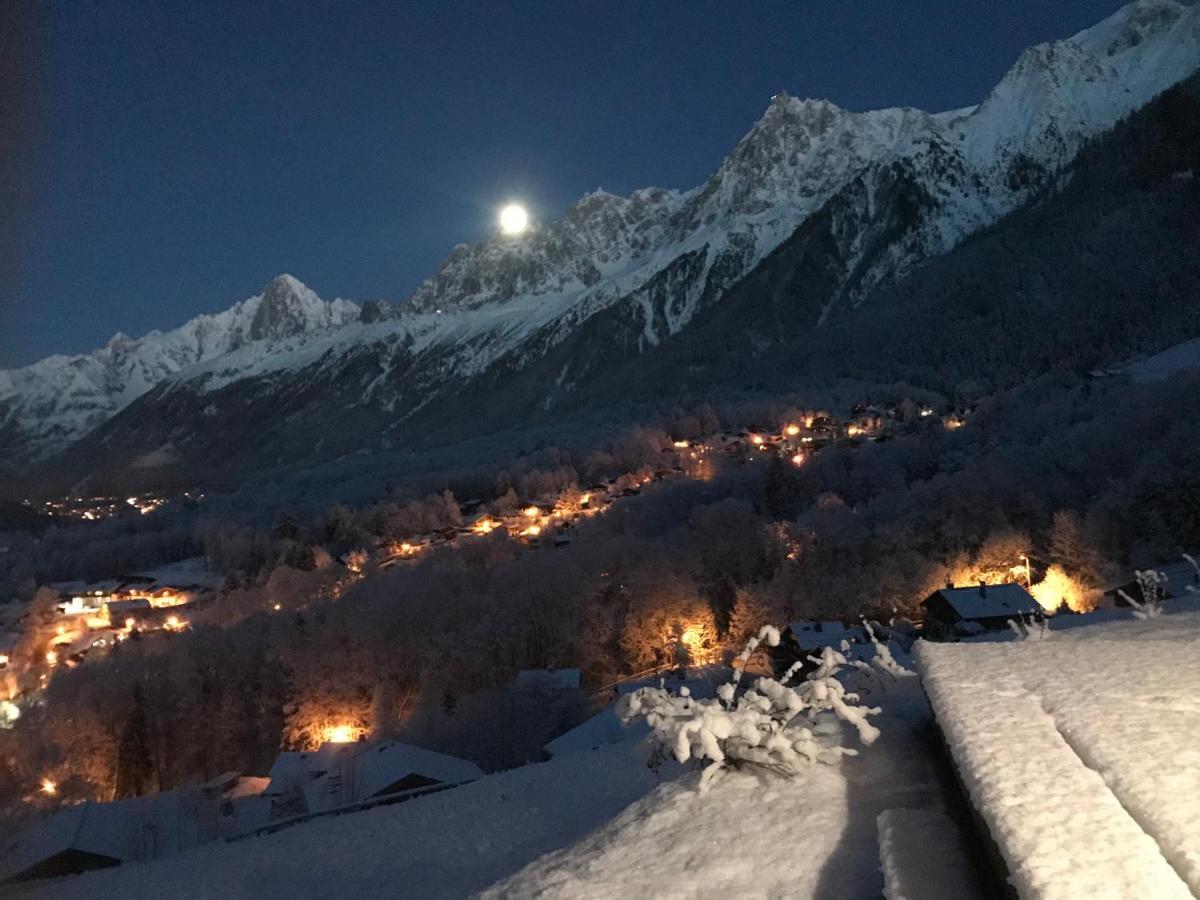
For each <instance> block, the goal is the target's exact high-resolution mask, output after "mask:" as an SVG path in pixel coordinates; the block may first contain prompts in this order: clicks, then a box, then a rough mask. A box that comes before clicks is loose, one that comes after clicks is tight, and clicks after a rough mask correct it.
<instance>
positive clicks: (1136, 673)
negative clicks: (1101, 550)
mask: <svg viewBox="0 0 1200 900" xmlns="http://www.w3.org/2000/svg"><path fill="white" fill-rule="evenodd" d="M1171 603H1172V604H1174V609H1175V610H1176V613H1175V614H1168V615H1163V616H1160V617H1157V618H1152V619H1148V620H1145V621H1129V620H1126V621H1121V622H1109V623H1105V624H1098V625H1095V626H1092V627H1083V628H1074V629H1069V630H1063V631H1059V632H1058V633H1054V634H1052V637H1051V639H1050V640H1048V641H1026V642H1019V643H1018V642H1009V643H1002V644H923V645H920V647H921V649H920V650H919V652H918V661H919V663H920V669H921V673H922V677H923V679H924V681H925V685H926V689H927V691H928V693H929V697H930V701H931V703H932V705H933V709H934V712H935V714H936V716H937V719H938V722H939V724H940V726H941V727H942V729H943V731H944V733H945V735H946V739H947V742H948V744H949V745H950V747H951V748H952V753H953V755H954V759H955V763H956V765H957V766H958V768H959V771H960V773H961V775H962V778H963V781H964V782H965V784H966V787H967V790H968V791H969V793H970V795H971V800H972V802H973V804H974V805H975V807H976V808H977V809H978V810H979V811H980V813H981V815H982V817H983V819H984V821H985V822H986V824H987V826H988V829H989V830H990V832H991V834H992V837H993V838H994V840H995V841H996V844H997V845H998V847H999V850H1000V852H1001V855H1002V856H1003V858H1004V860H1005V862H1006V864H1007V866H1008V869H1009V872H1010V875H1011V879H1012V882H1013V884H1014V885H1015V886H1016V888H1017V890H1018V891H1019V893H1020V894H1021V896H1022V897H1089V898H1097V897H1146V898H1150V897H1154V898H1167V897H1190V896H1193V894H1195V895H1200V743H1198V741H1197V736H1200V697H1198V690H1200V654H1197V652H1196V650H1197V642H1198V641H1200V610H1197V609H1196V604H1195V603H1193V602H1190V601H1186V600H1179V601H1171ZM1126 615H1128V614H1127V613H1126Z"/></svg>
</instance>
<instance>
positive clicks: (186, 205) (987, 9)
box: [0, 0, 1121, 367]
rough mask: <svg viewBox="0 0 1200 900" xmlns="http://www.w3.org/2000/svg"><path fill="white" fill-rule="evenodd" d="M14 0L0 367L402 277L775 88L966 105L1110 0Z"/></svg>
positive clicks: (612, 175)
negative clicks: (284, 277) (1034, 48)
mask: <svg viewBox="0 0 1200 900" xmlns="http://www.w3.org/2000/svg"><path fill="white" fill-rule="evenodd" d="M16 2H17V5H16V6H13V7H10V8H9V12H8V14H7V15H8V21H7V23H4V22H0V24H5V25H6V27H5V30H6V31H7V32H8V33H9V35H10V38H9V43H11V44H13V45H17V44H19V50H20V52H19V53H15V54H11V55H10V59H9V62H8V63H7V67H6V70H5V69H0V75H4V74H5V73H6V71H7V74H8V75H9V76H10V77H9V79H8V80H9V85H8V87H6V88H5V89H4V97H3V99H4V104H5V106H4V109H5V110H7V112H8V113H9V115H8V117H7V118H8V121H9V122H10V123H11V122H12V121H19V122H20V123H21V127H20V129H18V132H19V135H20V140H19V141H17V140H15V139H13V138H12V137H11V133H10V137H9V139H8V140H7V145H6V146H0V150H2V151H3V155H0V163H7V164H8V168H9V171H10V173H15V174H10V176H9V177H8V179H7V183H6V186H5V193H4V198H6V199H7V203H6V204H5V205H6V206H7V211H6V212H0V216H2V217H3V218H0V229H2V231H0V250H2V251H3V252H2V253H0V264H3V268H6V269H7V272H4V273H0V367H3V366H11V365H18V364H24V363H27V362H30V361H32V360H34V359H36V358H39V357H41V356H44V355H47V354H49V353H52V352H71V353H74V352H81V351H86V350H88V349H91V348H93V347H95V346H98V345H100V344H102V343H104V342H105V341H106V340H107V339H108V338H109V337H111V335H112V334H113V333H114V332H116V331H118V330H121V331H124V332H126V333H129V334H133V335H137V334H141V333H143V332H145V331H147V330H149V329H151V328H163V329H166V328H171V327H174V326H176V325H179V324H181V323H182V322H184V321H185V320H186V319H188V318H190V317H192V316H194V315H196V314H198V313H200V312H213V311H216V310H219V309H223V308H225V307H227V306H229V305H231V304H232V303H233V302H234V301H236V300H239V299H241V298H244V297H247V296H250V295H251V294H255V293H257V292H258V291H259V290H260V288H261V287H262V285H263V284H264V283H265V282H266V281H267V280H269V279H270V278H271V277H272V276H274V275H276V274H278V273H280V272H285V271H286V272H290V273H292V274H294V275H296V276H297V277H298V278H300V279H301V280H303V281H305V282H306V283H308V284H309V285H310V286H312V287H313V288H314V289H315V290H316V291H317V292H318V293H319V294H321V296H323V297H326V298H330V297H334V296H343V297H349V298H352V299H356V300H366V299H372V298H376V297H387V298H390V299H394V300H401V299H403V298H404V297H406V296H407V295H408V294H409V292H411V290H412V289H413V288H414V287H415V286H416V285H417V284H418V283H419V282H420V281H421V279H422V278H424V277H425V276H426V275H429V274H431V273H432V272H433V271H434V269H435V268H436V266H437V264H438V263H439V261H440V260H441V259H442V258H443V257H444V256H445V254H446V253H447V252H448V251H449V250H450V249H451V248H452V247H453V246H454V245H455V244H456V243H459V242H463V241H477V240H480V239H482V238H484V237H486V236H487V235H488V234H489V233H490V232H491V231H492V229H493V228H494V218H495V212H496V209H497V207H498V206H499V204H500V203H501V202H502V201H504V200H506V199H509V198H519V199H521V200H523V201H524V202H525V203H526V204H527V205H528V206H529V207H530V209H531V211H532V212H533V213H534V215H535V216H536V217H537V218H538V219H541V220H546V219H553V218H556V217H557V216H559V215H560V214H561V213H562V211H563V210H564V209H565V208H566V207H567V206H568V205H570V204H571V203H572V202H573V201H574V200H575V199H577V198H578V197H579V196H580V195H581V194H583V193H585V192H586V191H588V190H591V189H593V188H596V187H603V188H605V189H606V190H609V191H613V192H617V193H628V192H629V191H631V190H633V189H635V188H638V187H643V186H646V185H662V186H667V187H679V188H686V187H691V186H693V185H695V184H697V183H699V182H700V181H701V180H703V179H704V178H705V177H706V176H707V175H708V174H709V173H710V172H712V171H713V170H714V169H715V168H716V167H717V166H718V165H719V164H720V161H721V159H722V157H723V156H724V155H725V153H727V152H728V150H729V149H730V148H731V147H732V146H733V144H734V143H735V142H736V141H737V140H738V138H739V137H741V136H742V134H744V133H745V131H746V130H747V129H748V128H749V127H750V126H751V125H752V124H753V122H754V121H755V120H756V119H757V118H758V117H759V116H760V115H761V113H762V111H763V110H764V109H765V108H766V105H767V103H768V102H769V99H770V97H771V95H772V94H775V93H777V92H778V91H781V90H786V91H788V92H789V93H791V94H794V95H797V96H801V97H808V96H811V97H827V98H829V99H831V100H833V101H834V102H836V103H838V104H840V105H841V106H844V107H847V108H850V109H869V108H875V107H881V106H893V105H910V106H918V107H922V108H925V109H948V108H953V107H958V106H965V105H969V104H971V103H975V102H978V100H980V99H981V98H982V97H983V95H984V94H985V93H986V92H987V91H988V89H989V88H990V87H991V86H992V84H994V83H995V82H996V81H997V80H998V79H999V77H1000V76H1001V75H1002V74H1003V72H1004V70H1005V69H1006V68H1007V67H1008V66H1009V65H1010V64H1011V63H1012V61H1013V60H1014V58H1015V57H1016V55H1017V54H1018V53H1019V52H1020V51H1021V49H1023V48H1024V47H1026V46H1028V45H1030V44H1033V43H1037V42H1040V41H1045V40H1049V39H1054V38H1058V37H1064V36H1067V35H1069V34H1072V33H1074V32H1075V31H1078V30H1079V29H1081V28H1084V27H1087V26H1088V25H1090V24H1092V23H1094V22H1096V21H1099V20H1100V19H1101V18H1103V17H1104V16H1105V15H1108V14H1109V13H1111V12H1112V11H1114V10H1115V9H1117V8H1119V6H1120V5H1121V4H1120V2H1119V0H1041V2H1033V0H930V2H915V0H913V2H896V0H856V2H851V0H819V2H818V0H795V2H771V3H752V2H687V3H683V2H669V0H647V2H642V3H634V2H612V3H600V2H575V0H563V2H559V3H516V2H511V3H510V2H494V3H456V2H449V3H444V2H421V3H411V4H404V3H399V2H394V3H389V2H378V3H363V2H339V3H337V4H332V3H329V4H326V3H302V2H278V3H277V2H260V0H256V2H253V3H243V2H237V3H204V2H170V0H160V2H153V3H149V2H146V3H133V2H123V0H121V2H118V0H106V2H96V0H90V2H89V0H75V2H69V3H36V4H35V3H32V2H31V3H28V4H25V5H21V2H20V0H16ZM2 49H3V47H0V50H2ZM0 55H3V54H0ZM14 60H15V61H14ZM14 144H15V145H16V146H15V147H14V146H13V145H14ZM0 199H3V198H0Z"/></svg>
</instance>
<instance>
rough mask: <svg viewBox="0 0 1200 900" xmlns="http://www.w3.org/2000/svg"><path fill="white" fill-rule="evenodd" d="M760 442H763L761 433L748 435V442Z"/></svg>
mask: <svg viewBox="0 0 1200 900" xmlns="http://www.w3.org/2000/svg"><path fill="white" fill-rule="evenodd" d="M762 442H763V438H762V435H761V434H752V435H750V443H752V444H761V443H762Z"/></svg>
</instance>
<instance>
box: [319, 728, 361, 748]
mask: <svg viewBox="0 0 1200 900" xmlns="http://www.w3.org/2000/svg"><path fill="white" fill-rule="evenodd" d="M358 734H359V729H357V728H355V727H354V726H353V725H330V726H329V727H328V728H326V729H325V730H324V732H322V737H323V738H324V739H325V743H327V744H352V743H354V742H355V741H356V740H358Z"/></svg>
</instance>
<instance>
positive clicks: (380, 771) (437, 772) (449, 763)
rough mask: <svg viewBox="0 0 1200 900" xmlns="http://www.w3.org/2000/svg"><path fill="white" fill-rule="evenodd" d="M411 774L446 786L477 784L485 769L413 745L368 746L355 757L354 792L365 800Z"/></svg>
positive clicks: (455, 757)
mask: <svg viewBox="0 0 1200 900" xmlns="http://www.w3.org/2000/svg"><path fill="white" fill-rule="evenodd" d="M408 775H420V776H422V777H424V778H428V779H430V780H431V781H440V782H442V783H443V784H456V783H458V782H462V781H474V780H475V779H476V778H479V777H481V776H482V775H483V770H482V769H480V768H479V766H477V765H475V763H473V762H470V761H469V760H465V759H459V758H458V757H457V756H448V755H447V754H445V753H435V752H434V751H433V750H426V749H424V748H422V747H414V746H412V745H411V744H399V743H394V742H388V743H386V744H368V745H366V746H364V747H363V748H362V750H360V751H359V752H358V753H357V754H355V756H354V782H355V793H356V794H358V799H362V800H366V799H368V798H370V797H373V796H375V795H376V794H377V793H379V792H380V791H382V790H384V789H385V788H387V787H389V786H390V785H393V784H395V783H396V782H397V781H399V780H401V779H402V778H405V777H406V776H408Z"/></svg>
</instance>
